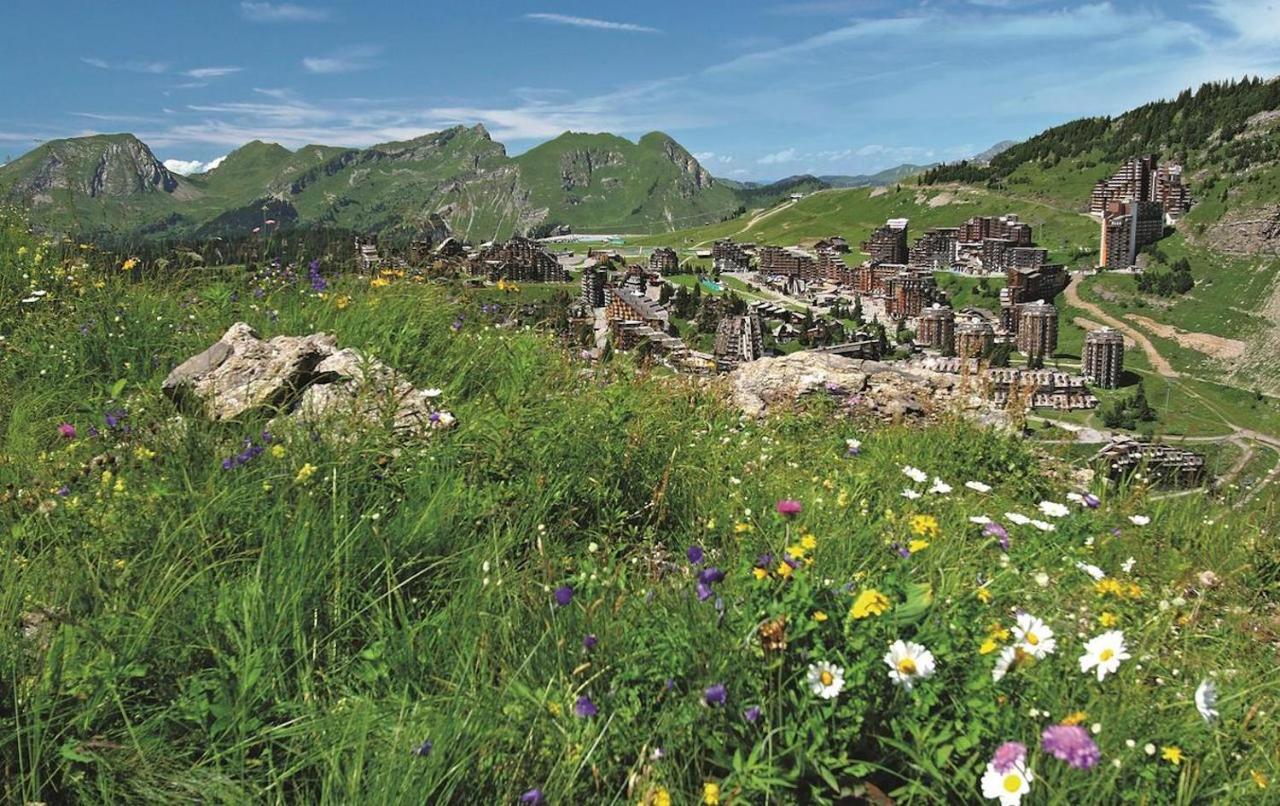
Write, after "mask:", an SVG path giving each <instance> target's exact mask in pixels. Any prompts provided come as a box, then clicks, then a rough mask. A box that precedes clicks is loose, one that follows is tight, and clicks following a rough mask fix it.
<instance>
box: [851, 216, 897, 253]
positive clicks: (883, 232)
mask: <svg viewBox="0 0 1280 806" xmlns="http://www.w3.org/2000/svg"><path fill="white" fill-rule="evenodd" d="M907 224H908V221H907V219H905V218H891V219H889V220H888V221H886V222H885V224H884V226H882V227H879V228H877V229H876V230H875V231H874V232H872V233H871V237H869V238H867V240H865V241H863V242H862V244H861V246H860V247H859V248H860V249H861V250H862V252H863V253H864V254H866V255H867V256H868V257H869V258H870V259H871V260H872V261H880V262H881V263H906V262H907V257H908V254H907V251H908V250H907Z"/></svg>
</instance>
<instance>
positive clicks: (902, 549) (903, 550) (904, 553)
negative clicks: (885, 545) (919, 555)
mask: <svg viewBox="0 0 1280 806" xmlns="http://www.w3.org/2000/svg"><path fill="white" fill-rule="evenodd" d="M890 548H891V549H893V550H894V551H896V552H897V553H898V556H899V557H901V558H903V559H904V560H905V559H906V558H907V557H910V556H911V549H909V548H907V547H906V546H904V545H902V544H901V543H894V544H893V545H892V546H890Z"/></svg>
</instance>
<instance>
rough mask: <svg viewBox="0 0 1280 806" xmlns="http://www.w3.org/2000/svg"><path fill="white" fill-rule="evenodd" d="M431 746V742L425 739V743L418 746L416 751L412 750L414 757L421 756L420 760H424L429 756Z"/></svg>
mask: <svg viewBox="0 0 1280 806" xmlns="http://www.w3.org/2000/svg"><path fill="white" fill-rule="evenodd" d="M433 746H434V745H432V743H431V740H430V739H427V740H426V741H425V742H423V743H422V744H420V745H418V749H417V750H414V751H413V753H414V755H417V756H421V757H422V758H426V757H427V756H429V755H431V748H432V747H433Z"/></svg>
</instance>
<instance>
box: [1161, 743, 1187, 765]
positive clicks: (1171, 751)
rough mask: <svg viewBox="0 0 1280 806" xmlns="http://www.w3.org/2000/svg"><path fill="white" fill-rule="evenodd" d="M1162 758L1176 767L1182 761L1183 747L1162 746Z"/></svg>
mask: <svg viewBox="0 0 1280 806" xmlns="http://www.w3.org/2000/svg"><path fill="white" fill-rule="evenodd" d="M1160 758H1162V759H1164V760H1165V761H1167V762H1169V763H1170V764H1172V765H1173V766H1175V767H1176V766H1178V765H1179V764H1181V763H1182V748H1180V747H1161V748H1160Z"/></svg>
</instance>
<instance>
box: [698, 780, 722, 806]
mask: <svg viewBox="0 0 1280 806" xmlns="http://www.w3.org/2000/svg"><path fill="white" fill-rule="evenodd" d="M702 802H703V803H705V804H706V806H718V804H719V803H720V785H719V784H717V783H715V782H714V781H708V782H707V783H705V784H703V785H702Z"/></svg>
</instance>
